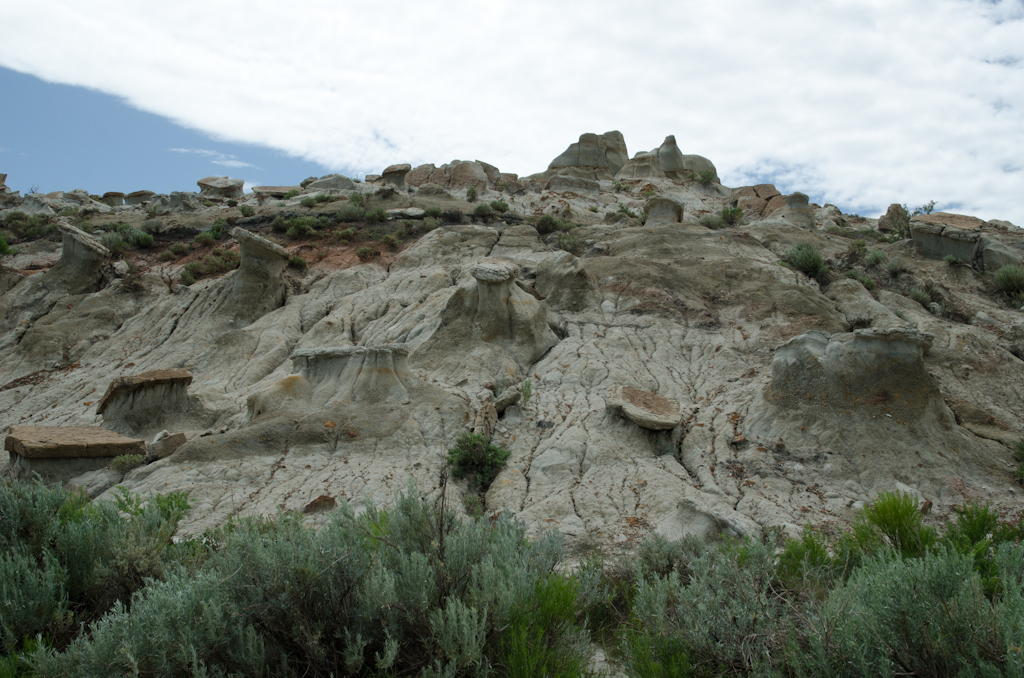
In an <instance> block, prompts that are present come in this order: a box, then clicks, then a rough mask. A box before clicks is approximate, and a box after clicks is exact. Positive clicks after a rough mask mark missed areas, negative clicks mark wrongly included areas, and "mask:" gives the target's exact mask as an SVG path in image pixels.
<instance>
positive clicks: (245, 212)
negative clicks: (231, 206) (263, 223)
mask: <svg viewBox="0 0 1024 678" xmlns="http://www.w3.org/2000/svg"><path fill="white" fill-rule="evenodd" d="M238 211H239V212H241V213H242V216H243V217H251V216H253V215H255V214H256V210H255V209H254V208H253V207H252V206H251V205H239V207H238Z"/></svg>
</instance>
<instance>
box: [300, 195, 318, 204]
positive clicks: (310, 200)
mask: <svg viewBox="0 0 1024 678" xmlns="http://www.w3.org/2000/svg"><path fill="white" fill-rule="evenodd" d="M301 204H302V206H303V207H316V198H314V197H313V196H311V195H308V196H306V197H305V198H303V199H302V201H301Z"/></svg>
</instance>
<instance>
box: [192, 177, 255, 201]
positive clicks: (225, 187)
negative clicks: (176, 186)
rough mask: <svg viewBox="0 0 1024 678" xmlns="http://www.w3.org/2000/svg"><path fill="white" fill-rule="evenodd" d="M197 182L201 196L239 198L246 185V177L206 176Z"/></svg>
mask: <svg viewBox="0 0 1024 678" xmlns="http://www.w3.org/2000/svg"><path fill="white" fill-rule="evenodd" d="M196 183H197V184H198V185H199V195H200V197H201V198H225V199H229V200H238V199H239V198H241V197H242V190H243V188H244V187H245V180H244V179H231V178H229V177H204V178H203V179H200V180H199V181H197V182H196Z"/></svg>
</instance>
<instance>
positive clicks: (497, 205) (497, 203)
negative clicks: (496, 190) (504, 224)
mask: <svg viewBox="0 0 1024 678" xmlns="http://www.w3.org/2000/svg"><path fill="white" fill-rule="evenodd" d="M491 209H492V210H494V211H495V212H497V213H498V214H504V213H505V212H508V203H507V202H505V201H504V200H492V201H491Z"/></svg>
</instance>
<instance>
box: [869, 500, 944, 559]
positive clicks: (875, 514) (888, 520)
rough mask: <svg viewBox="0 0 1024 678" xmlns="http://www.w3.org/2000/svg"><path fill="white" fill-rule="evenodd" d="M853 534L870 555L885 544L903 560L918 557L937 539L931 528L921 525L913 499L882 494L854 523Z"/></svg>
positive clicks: (916, 503)
mask: <svg viewBox="0 0 1024 678" xmlns="http://www.w3.org/2000/svg"><path fill="white" fill-rule="evenodd" d="M853 534H854V536H855V537H856V539H857V541H858V543H859V545H860V547H861V549H862V550H864V551H867V552H874V551H877V550H878V549H879V547H880V546H882V545H885V546H888V547H890V548H892V549H893V550H895V551H896V552H897V553H899V554H900V555H902V556H904V557H915V558H917V557H920V556H921V555H923V554H924V552H925V551H926V550H927V549H928V548H930V547H932V546H933V545H934V544H935V542H936V538H937V533H936V531H935V528H932V527H927V526H925V525H924V524H923V522H922V517H921V510H920V508H919V506H918V501H917V497H915V496H914V495H912V494H906V493H903V492H899V491H897V492H883V493H882V494H880V495H878V497H876V498H875V500H874V501H873V502H871V504H870V505H869V506H868V508H866V509H865V510H864V511H863V512H862V513H861V514H860V515H859V516H858V519H857V522H856V523H855V524H854V530H853Z"/></svg>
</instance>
